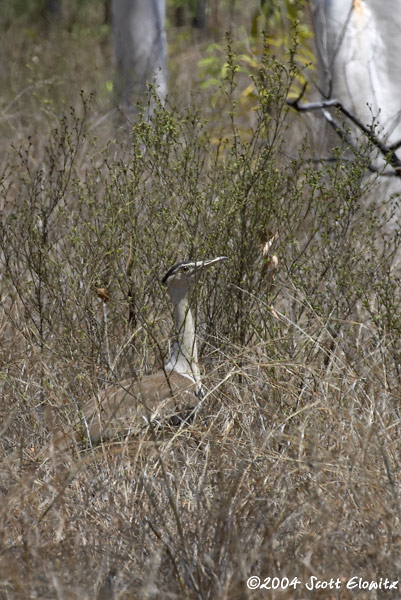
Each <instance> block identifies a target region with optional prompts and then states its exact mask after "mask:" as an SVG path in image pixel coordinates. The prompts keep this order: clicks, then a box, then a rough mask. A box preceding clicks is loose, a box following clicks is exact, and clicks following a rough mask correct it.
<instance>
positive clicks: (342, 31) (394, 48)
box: [312, 0, 401, 144]
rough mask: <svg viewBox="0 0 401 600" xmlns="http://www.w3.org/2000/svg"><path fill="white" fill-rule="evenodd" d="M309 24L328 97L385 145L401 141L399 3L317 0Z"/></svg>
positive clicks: (323, 87) (400, 32)
mask: <svg viewBox="0 0 401 600" xmlns="http://www.w3.org/2000/svg"><path fill="white" fill-rule="evenodd" d="M312 11H313V20H314V28H315V39H316V49H317V54H318V66H319V75H320V87H321V89H322V91H323V93H324V95H325V96H326V97H331V98H335V99H338V100H340V102H341V103H342V104H343V105H344V106H345V108H347V109H348V110H349V111H351V112H352V113H353V114H355V115H356V116H357V117H359V119H361V120H362V121H363V123H364V124H365V125H370V124H371V123H372V119H373V118H377V120H378V123H379V124H380V130H381V134H380V135H381V139H383V140H384V141H386V143H387V144H391V143H394V142H396V141H397V140H399V139H400V138H401V67H400V60H401V1H400V0H385V1H383V0H315V1H314V2H313V8H312Z"/></svg>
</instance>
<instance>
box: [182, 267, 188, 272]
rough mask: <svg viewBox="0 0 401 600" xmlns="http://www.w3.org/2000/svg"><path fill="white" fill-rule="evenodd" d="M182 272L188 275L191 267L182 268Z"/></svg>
mask: <svg viewBox="0 0 401 600" xmlns="http://www.w3.org/2000/svg"><path fill="white" fill-rule="evenodd" d="M181 271H182V272H183V273H188V271H189V267H185V266H184V267H181Z"/></svg>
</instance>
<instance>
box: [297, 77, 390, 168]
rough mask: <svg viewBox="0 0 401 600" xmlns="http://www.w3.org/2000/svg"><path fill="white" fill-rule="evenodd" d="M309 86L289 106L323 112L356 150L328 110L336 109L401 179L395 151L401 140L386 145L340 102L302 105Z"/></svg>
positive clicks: (324, 101)
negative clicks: (365, 138)
mask: <svg viewBox="0 0 401 600" xmlns="http://www.w3.org/2000/svg"><path fill="white" fill-rule="evenodd" d="M306 86H307V84H305V85H304V86H303V88H302V90H301V93H300V95H299V96H298V98H296V99H295V100H287V105H288V106H290V107H291V108H294V109H295V110H296V111H298V112H311V111H314V110H321V111H322V113H323V116H324V118H325V119H326V121H327V122H328V123H329V125H330V126H331V127H332V128H333V129H334V130H335V132H336V133H337V135H338V136H339V137H340V138H341V139H342V140H343V141H345V142H346V143H347V144H349V146H351V148H354V149H356V146H355V144H354V143H353V142H352V140H351V137H350V136H349V135H348V133H347V132H346V131H345V129H344V127H343V126H342V125H340V123H338V121H336V120H335V119H334V117H333V116H332V115H331V114H330V112H329V111H328V110H327V109H328V108H336V109H337V110H339V111H340V112H341V113H342V114H343V115H344V116H345V117H346V118H347V119H349V120H350V121H351V122H352V123H353V124H354V125H355V126H356V127H357V128H358V129H359V130H360V131H362V132H363V133H364V135H365V136H366V137H367V139H368V140H369V142H370V143H371V144H372V145H373V146H375V147H376V148H377V149H378V150H379V151H380V153H381V154H382V155H383V156H384V158H385V159H386V161H387V162H388V164H389V165H391V166H392V167H393V169H394V173H393V175H394V177H401V160H400V159H399V158H398V156H397V155H396V153H395V151H396V150H397V149H398V148H399V147H401V140H399V141H398V142H396V143H395V144H391V145H386V144H384V143H383V142H382V141H381V140H380V139H379V138H378V137H377V135H376V134H375V133H374V131H373V130H372V129H371V128H369V127H366V125H364V124H363V123H362V121H361V120H360V119H358V117H356V116H355V115H354V114H353V113H351V112H350V111H349V110H347V109H346V108H345V107H344V106H343V105H342V103H341V102H340V101H339V100H335V99H332V100H322V101H321V102H308V103H304V104H301V100H302V98H303V96H304V94H305V90H306ZM374 170H375V172H379V170H378V169H376V168H374Z"/></svg>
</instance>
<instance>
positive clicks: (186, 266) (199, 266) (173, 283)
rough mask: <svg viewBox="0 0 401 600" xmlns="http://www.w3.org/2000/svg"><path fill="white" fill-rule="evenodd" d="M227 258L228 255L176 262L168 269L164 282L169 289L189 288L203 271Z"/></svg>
mask: <svg viewBox="0 0 401 600" xmlns="http://www.w3.org/2000/svg"><path fill="white" fill-rule="evenodd" d="M226 258H227V256H218V257H217V258H212V259H210V260H197V261H190V260H189V261H185V262H179V263H176V264H175V265H174V266H173V267H171V269H169V270H168V271H167V273H166V274H165V276H164V277H163V279H162V283H163V285H165V286H166V287H167V288H168V289H169V290H171V289H173V288H186V289H189V288H190V287H191V285H193V284H194V283H195V282H196V280H197V278H198V276H199V275H200V274H201V273H203V271H205V270H206V269H208V268H209V267H211V266H213V265H215V264H216V263H219V262H220V261H222V260H225V259H226Z"/></svg>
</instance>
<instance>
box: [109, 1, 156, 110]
mask: <svg viewBox="0 0 401 600" xmlns="http://www.w3.org/2000/svg"><path fill="white" fill-rule="evenodd" d="M112 17H113V35H114V51H115V61H116V76H115V98H116V102H117V103H118V104H119V105H120V106H121V108H122V109H123V110H128V111H130V110H133V109H134V106H135V104H136V102H138V101H143V100H145V98H146V84H147V83H153V84H154V85H155V89H156V92H157V94H158V96H159V97H160V98H161V99H162V100H164V99H165V96H166V93H167V72H166V33H165V1H164V0H112Z"/></svg>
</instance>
